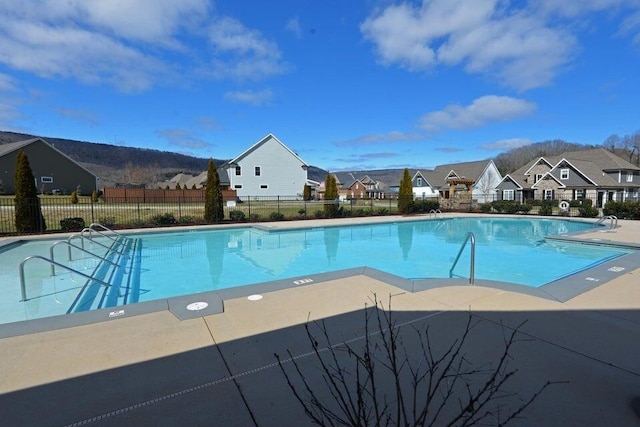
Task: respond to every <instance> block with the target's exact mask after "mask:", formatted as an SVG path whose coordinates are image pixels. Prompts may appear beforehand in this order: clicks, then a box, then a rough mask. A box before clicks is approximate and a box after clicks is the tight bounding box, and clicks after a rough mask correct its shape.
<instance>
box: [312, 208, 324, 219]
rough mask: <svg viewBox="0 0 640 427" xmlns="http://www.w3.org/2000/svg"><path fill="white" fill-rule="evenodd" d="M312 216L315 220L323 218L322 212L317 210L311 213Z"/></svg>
mask: <svg viewBox="0 0 640 427" xmlns="http://www.w3.org/2000/svg"><path fill="white" fill-rule="evenodd" d="M313 216H314V217H316V218H324V211H320V210H317V211H315V212H314V213H313Z"/></svg>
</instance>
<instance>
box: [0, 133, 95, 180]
mask: <svg viewBox="0 0 640 427" xmlns="http://www.w3.org/2000/svg"><path fill="white" fill-rule="evenodd" d="M38 141H40V142H42V143H44V144H45V145H47V146H49V148H51V149H52V150H54V151H55V152H57V153H58V154H60V155H61V156H63V157H66V158H67V159H68V160H69V161H71V162H73V163H74V164H76V165H77V166H78V167H79V168H81V169H84V170H85V171H86V172H88V173H90V174H91V175H93V176H95V177H98V175H96V174H95V173H93V172H91V171H90V170H89V169H87V168H85V167H84V166H82V165H81V164H80V163H78V162H76V161H75V160H73V159H72V158H71V157H69V156H67V155H66V154H64V153H63V152H62V151H60V150H58V149H57V148H56V147H54V146H53V145H51V144H49V143H48V142H47V141H46V140H44V139H42V138H32V139H27V140H24V141H18V142H9V143H7V144H2V145H0V157H3V156H5V155H7V154H9V153H12V152H14V151H17V150H20V149H21V148H24V147H26V146H27V145H31V144H33V143H35V142H38Z"/></svg>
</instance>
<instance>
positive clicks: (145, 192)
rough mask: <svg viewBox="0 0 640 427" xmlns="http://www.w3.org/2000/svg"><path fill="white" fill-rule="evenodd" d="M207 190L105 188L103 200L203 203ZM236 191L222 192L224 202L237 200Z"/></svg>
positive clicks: (117, 201)
mask: <svg viewBox="0 0 640 427" xmlns="http://www.w3.org/2000/svg"><path fill="white" fill-rule="evenodd" d="M204 197H205V189H204V188H201V189H195V190H194V189H187V190H162V189H150V188H105V189H104V190H102V198H103V199H104V201H105V202H107V203H108V202H114V203H165V202H203V203H204ZM236 199H237V194H236V191H235V190H222V201H223V202H225V203H226V202H227V201H228V200H236Z"/></svg>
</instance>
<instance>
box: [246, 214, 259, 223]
mask: <svg viewBox="0 0 640 427" xmlns="http://www.w3.org/2000/svg"><path fill="white" fill-rule="evenodd" d="M249 220H251V221H254V222H255V221H260V214H257V213H252V214H251V215H249Z"/></svg>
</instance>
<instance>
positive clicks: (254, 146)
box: [222, 133, 309, 168]
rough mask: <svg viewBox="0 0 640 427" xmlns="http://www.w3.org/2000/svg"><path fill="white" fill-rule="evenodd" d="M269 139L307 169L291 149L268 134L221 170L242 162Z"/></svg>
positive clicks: (304, 163)
mask: <svg viewBox="0 0 640 427" xmlns="http://www.w3.org/2000/svg"><path fill="white" fill-rule="evenodd" d="M270 139H273V140H274V141H276V142H277V143H278V144H280V145H282V146H283V147H284V148H285V149H286V150H287V151H288V152H289V153H291V155H292V156H293V157H295V158H296V159H298V160H299V161H300V163H302V164H303V166H306V167H309V165H308V164H307V163H306V162H305V161H304V160H302V159H301V158H300V156H298V155H297V154H296V153H294V152H293V151H291V149H290V148H289V147H287V146H286V145H284V144H283V143H282V141H280V140H279V139H278V138H276V137H275V135H273V134H272V133H270V134H268V135H267V136H265V137H264V138H262V139H261V140H260V141H258V142H256V143H255V144H253V145H252V146H251V147H249V148H247V149H246V150H245V151H243V152H242V153H241V154H240V155H238V156H237V157H235V158H233V159H231V160H229V161H228V162H226V163H225V164H223V165H222V168H226V167H228V166H230V165H232V164H233V163H238V162H239V161H240V160H242V159H243V158H245V157H246V156H248V155H249V154H251V153H252V152H254V151H256V150H257V149H258V148H260V146H262V145H264V144H265V143H266V142H267V141H269V140H270Z"/></svg>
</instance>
